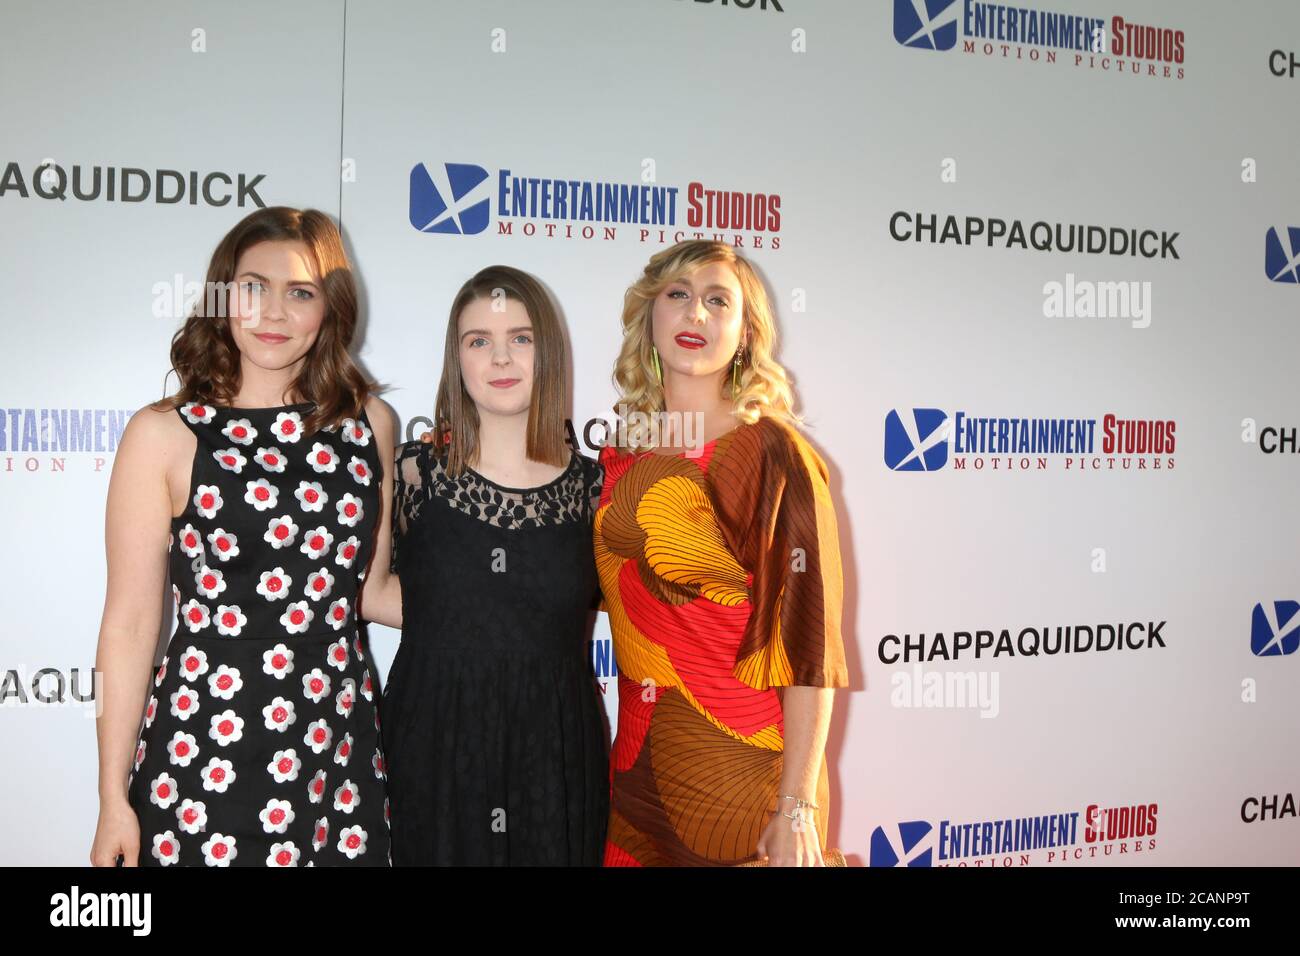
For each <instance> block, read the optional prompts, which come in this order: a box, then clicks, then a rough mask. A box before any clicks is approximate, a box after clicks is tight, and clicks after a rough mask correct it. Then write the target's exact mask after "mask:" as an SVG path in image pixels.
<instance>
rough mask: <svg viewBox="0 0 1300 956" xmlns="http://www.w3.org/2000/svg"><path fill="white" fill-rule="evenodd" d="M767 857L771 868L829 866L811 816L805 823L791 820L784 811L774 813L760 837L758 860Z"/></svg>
mask: <svg viewBox="0 0 1300 956" xmlns="http://www.w3.org/2000/svg"><path fill="white" fill-rule="evenodd" d="M764 857H766V858H767V860H768V865H769V866H825V865H826V861H825V860H824V859H822V848H821V840H820V839H819V838H818V836H817V827H816V825H815V824H814V823H813V820H812V816H811V814H810V815H809V816H808V817H807V818H806V819H804V820H791V819H790V818H789V817H786V816H783V815H782V814H781V813H780V811H777V812H776V813H773V814H772V819H770V820H768V821H767V826H766V827H764V828H763V835H762V836H761V837H759V838H758V858H759V859H760V860H761V859H763V858H764Z"/></svg>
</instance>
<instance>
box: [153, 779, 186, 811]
mask: <svg viewBox="0 0 1300 956" xmlns="http://www.w3.org/2000/svg"><path fill="white" fill-rule="evenodd" d="M180 798H181V794H180V791H179V790H177V789H176V778H175V777H173V776H172V775H171V774H169V773H160V774H158V776H156V777H154V778H153V781H152V782H151V783H150V784H149V802H150V803H152V804H156V805H157V806H158V807H159V808H160V809H162V810H166V809H167V808H168V807H170V806H171V805H172V804H173V803H175V802H176V801H177V800H179V799H180Z"/></svg>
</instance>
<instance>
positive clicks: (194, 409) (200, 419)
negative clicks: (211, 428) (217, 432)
mask: <svg viewBox="0 0 1300 956" xmlns="http://www.w3.org/2000/svg"><path fill="white" fill-rule="evenodd" d="M181 414H182V415H184V416H185V420H186V421H187V422H189V423H190V424H191V425H206V424H207V423H208V422H210V421H212V419H214V418H216V417H217V410H216V409H215V408H213V407H212V406H211V405H201V404H199V403H198V402H190V404H188V405H182V406H181Z"/></svg>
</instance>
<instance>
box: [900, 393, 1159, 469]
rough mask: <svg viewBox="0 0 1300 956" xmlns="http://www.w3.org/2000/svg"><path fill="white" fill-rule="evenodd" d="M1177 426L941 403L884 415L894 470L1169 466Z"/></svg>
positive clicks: (1107, 415) (1145, 467) (1117, 417)
mask: <svg viewBox="0 0 1300 956" xmlns="http://www.w3.org/2000/svg"><path fill="white" fill-rule="evenodd" d="M1175 428H1176V423H1175V422H1174V421H1172V420H1168V419H1145V418H1137V419H1135V418H1121V417H1120V416H1119V415H1116V414H1114V413H1110V414H1106V415H1103V416H1102V417H1101V418H1038V417H1033V416H1026V417H997V416H983V415H971V414H970V413H968V412H965V411H959V412H957V414H956V415H955V416H953V417H952V418H949V416H948V413H947V412H945V411H943V410H941V409H938V408H913V409H910V410H908V409H903V410H902V411H900V410H899V409H892V410H891V411H890V412H889V414H888V415H886V416H885V465H886V467H888V468H889V469H890V471H904V472H907V471H940V470H942V469H944V468H948V467H949V465H950V464H951V468H952V470H953V471H958V472H966V471H1004V472H1011V471H1048V470H1051V469H1052V468H1064V469H1065V470H1066V471H1170V470H1172V469H1173V467H1174V447H1175V434H1174V432H1175Z"/></svg>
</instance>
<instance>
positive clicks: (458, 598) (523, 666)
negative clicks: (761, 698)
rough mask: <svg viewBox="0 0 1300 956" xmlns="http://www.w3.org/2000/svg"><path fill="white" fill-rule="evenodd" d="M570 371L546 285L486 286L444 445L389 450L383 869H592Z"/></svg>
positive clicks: (472, 307)
mask: <svg viewBox="0 0 1300 956" xmlns="http://www.w3.org/2000/svg"><path fill="white" fill-rule="evenodd" d="M566 371H567V361H566V356H565V346H564V339H563V335H562V333H561V330H560V328H559V321H558V318H557V317H556V314H555V311H554V308H553V307H552V305H551V304H550V301H549V299H548V298H547V296H546V294H545V292H544V291H543V290H542V288H541V286H540V284H539V283H537V281H536V280H534V279H533V278H532V277H530V276H528V275H527V274H525V273H522V272H519V271H518V270H515V269H510V268H507V267H504V266H494V267H491V268H488V269H484V270H483V271H482V272H480V273H479V274H478V275H476V276H475V277H474V278H472V279H471V280H470V281H469V282H467V283H466V284H465V286H464V287H463V288H462V289H461V291H460V293H459V294H458V295H457V297H456V300H455V302H454V304H453V306H452V310H451V318H450V323H449V328H448V334H447V343H446V352H445V358H444V365H443V376H442V382H441V385H440V387H439V394H438V406H437V411H436V415H435V417H436V420H437V421H438V422H439V425H440V427H439V431H440V433H441V440H439V441H437V442H434V443H429V442H423V441H414V442H408V443H406V444H404V445H401V446H399V447H398V449H397V453H396V465H395V475H394V481H395V490H394V512H393V517H392V560H391V566H390V567H391V571H392V572H394V573H396V575H397V578H398V580H399V581H400V592H401V626H402V642H401V645H400V647H399V648H398V652H397V656H396V658H395V659H394V661H393V666H392V668H391V670H390V672H389V676H388V683H387V688H386V689H385V691H384V697H383V702H382V714H383V737H384V752H385V755H386V757H387V763H388V767H387V769H388V778H389V783H388V786H389V799H390V803H391V814H392V817H391V823H392V840H393V844H392V846H393V864H394V865H395V866H403V865H516V866H517V865H553V866H554V865H559V866H563V865H586V866H599V865H600V862H601V858H602V853H603V849H604V847H603V841H604V836H605V829H606V825H607V817H608V812H609V770H608V739H609V738H608V730H607V724H606V721H605V716H604V709H603V707H602V705H601V701H600V697H599V690H598V688H597V686H596V681H595V678H594V676H593V675H592V671H591V667H590V663H589V659H588V656H587V654H586V639H587V635H588V623H589V616H590V613H591V611H592V610H593V609H594V608H595V607H596V605H597V604H598V602H599V585H598V582H597V576H596V570H595V566H594V562H593V557H592V550H591V520H592V515H593V514H594V513H595V510H596V506H597V505H598V503H599V498H600V487H601V476H600V469H599V465H598V464H597V463H596V462H595V461H594V460H592V459H590V458H587V457H585V456H583V455H580V454H578V453H577V452H576V451H573V450H571V449H570V448H569V447H568V445H567V443H566V442H565V440H564V429H563V410H562V395H563V383H564V380H565V376H566ZM381 586H382V585H381ZM363 612H365V608H364V607H363Z"/></svg>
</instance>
